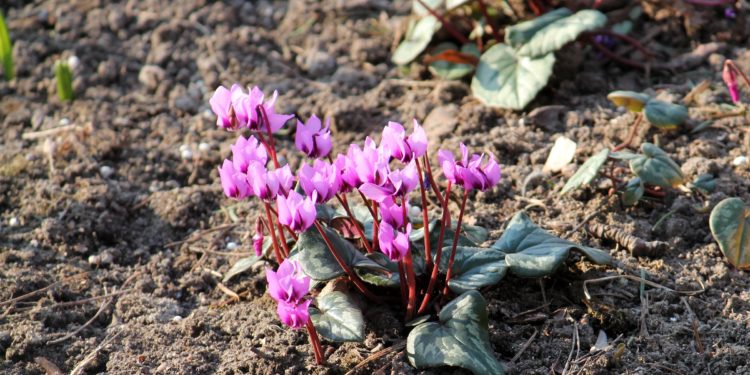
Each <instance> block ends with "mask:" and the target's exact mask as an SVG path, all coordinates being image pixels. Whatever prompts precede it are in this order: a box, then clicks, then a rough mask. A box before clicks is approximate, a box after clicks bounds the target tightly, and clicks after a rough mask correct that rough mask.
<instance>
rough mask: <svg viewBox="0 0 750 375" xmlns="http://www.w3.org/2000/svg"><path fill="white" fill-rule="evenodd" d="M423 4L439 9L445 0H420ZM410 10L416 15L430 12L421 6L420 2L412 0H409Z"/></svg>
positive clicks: (424, 14)
mask: <svg viewBox="0 0 750 375" xmlns="http://www.w3.org/2000/svg"><path fill="white" fill-rule="evenodd" d="M422 1H424V3H425V4H427V6H428V7H430V9H432V10H435V11H437V10H439V9H440V7H441V6H443V3H444V2H445V0H422ZM411 11H412V13H414V14H416V15H418V16H426V15H428V14H430V12H429V11H428V10H427V9H426V8H425V7H423V6H422V4H420V3H419V1H417V0H414V1H412V2H411Z"/></svg>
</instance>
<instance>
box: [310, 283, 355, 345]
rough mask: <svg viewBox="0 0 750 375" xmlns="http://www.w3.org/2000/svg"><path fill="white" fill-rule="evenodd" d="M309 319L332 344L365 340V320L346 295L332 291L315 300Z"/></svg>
mask: <svg viewBox="0 0 750 375" xmlns="http://www.w3.org/2000/svg"><path fill="white" fill-rule="evenodd" d="M315 303H316V306H317V307H313V306H311V307H310V309H309V311H310V319H311V320H312V322H313V325H314V326H315V329H316V330H317V331H318V333H319V334H320V335H321V336H323V337H325V338H326V339H328V340H330V341H334V342H346V341H356V342H360V341H363V340H364V339H365V320H364V318H363V317H362V311H361V310H360V309H359V307H357V304H356V303H355V302H354V299H353V298H352V297H351V296H349V295H348V294H346V293H343V292H339V291H333V292H330V293H328V294H325V295H323V296H320V297H318V298H316V299H315Z"/></svg>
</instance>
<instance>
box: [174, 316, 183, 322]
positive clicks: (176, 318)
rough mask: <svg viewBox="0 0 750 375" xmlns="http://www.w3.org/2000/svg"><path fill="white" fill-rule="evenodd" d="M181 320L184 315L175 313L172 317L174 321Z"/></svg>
mask: <svg viewBox="0 0 750 375" xmlns="http://www.w3.org/2000/svg"><path fill="white" fill-rule="evenodd" d="M180 320H182V317H181V316H179V315H175V316H174V317H172V321H173V322H175V323H177V322H179V321H180Z"/></svg>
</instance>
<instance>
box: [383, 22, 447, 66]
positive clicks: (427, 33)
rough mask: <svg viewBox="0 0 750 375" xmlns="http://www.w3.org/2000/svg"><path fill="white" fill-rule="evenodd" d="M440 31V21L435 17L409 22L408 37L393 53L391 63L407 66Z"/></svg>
mask: <svg viewBox="0 0 750 375" xmlns="http://www.w3.org/2000/svg"><path fill="white" fill-rule="evenodd" d="M439 29H440V21H438V19H437V18H435V17H433V16H431V15H430V16H424V17H422V18H420V19H419V20H416V21H415V20H412V21H411V22H409V29H408V30H407V31H406V37H405V38H404V40H403V41H401V44H399V45H398V47H397V48H396V50H395V51H394V52H393V56H392V57H391V61H393V63H395V64H397V65H406V64H408V63H410V62H411V61H412V60H414V59H415V58H417V56H419V54H420V53H422V51H424V49H425V48H427V45H428V44H430V41H431V40H432V35H433V34H435V32H436V31H438V30H439Z"/></svg>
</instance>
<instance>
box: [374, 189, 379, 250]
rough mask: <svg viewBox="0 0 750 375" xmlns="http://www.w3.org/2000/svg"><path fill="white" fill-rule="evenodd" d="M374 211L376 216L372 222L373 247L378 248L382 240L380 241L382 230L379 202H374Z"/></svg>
mask: <svg viewBox="0 0 750 375" xmlns="http://www.w3.org/2000/svg"><path fill="white" fill-rule="evenodd" d="M372 212H373V214H372V217H374V218H375V220H374V221H373V222H372V248H373V249H374V250H377V249H378V246H379V245H380V242H378V231H379V230H380V223H379V222H378V202H375V201H373V202H372Z"/></svg>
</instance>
